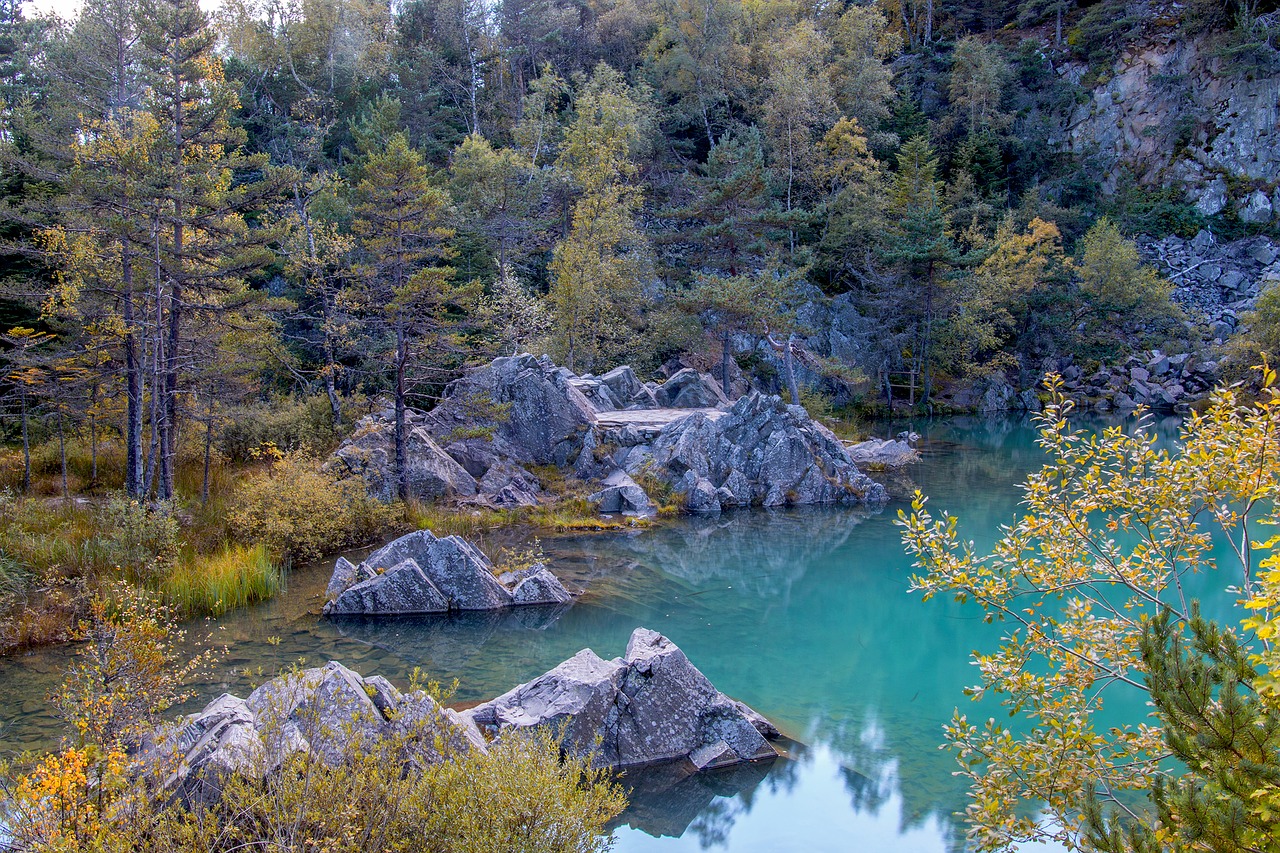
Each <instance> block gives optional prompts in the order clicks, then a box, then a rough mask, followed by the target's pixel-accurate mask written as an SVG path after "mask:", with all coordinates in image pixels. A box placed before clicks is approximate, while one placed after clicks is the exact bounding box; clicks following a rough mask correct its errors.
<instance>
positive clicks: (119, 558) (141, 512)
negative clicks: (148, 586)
mask: <svg viewBox="0 0 1280 853" xmlns="http://www.w3.org/2000/svg"><path fill="white" fill-rule="evenodd" d="M96 516H97V517H96V519H95V521H96V527H97V529H98V531H100V538H101V541H102V544H103V545H104V546H105V553H104V554H103V555H102V560H100V561H99V565H97V566H95V568H98V569H107V568H110V567H111V565H115V566H119V567H120V568H122V569H124V570H125V572H126V574H128V575H129V576H130V577H131V578H132V579H133V580H135V581H138V582H140V583H151V582H154V581H156V580H157V579H159V578H161V577H163V576H164V575H166V574H168V573H169V572H170V571H172V570H173V568H174V567H175V566H176V565H177V561H178V552H179V549H180V548H181V543H180V542H179V541H178V520H177V519H176V518H175V517H174V515H173V512H172V508H171V507H159V508H152V507H146V506H143V505H142V504H140V503H139V502H138V501H137V500H135V499H133V498H130V497H128V496H126V495H123V494H114V495H112V496H111V497H110V498H108V499H107V501H106V503H104V504H102V506H101V507H100V508H99V509H98V511H97V513H96Z"/></svg>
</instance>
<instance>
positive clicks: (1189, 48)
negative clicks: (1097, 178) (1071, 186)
mask: <svg viewBox="0 0 1280 853" xmlns="http://www.w3.org/2000/svg"><path fill="white" fill-rule="evenodd" d="M1059 71H1060V73H1061V74H1063V75H1064V76H1066V77H1068V78H1069V79H1073V80H1079V79H1080V77H1081V76H1083V74H1084V73H1085V71H1086V69H1085V68H1084V66H1082V65H1068V66H1065V67H1063V68H1061V69H1059ZM1277 126H1280V75H1276V74H1249V75H1245V74H1242V73H1239V72H1238V71H1237V70H1236V69H1235V68H1233V67H1232V66H1231V63H1230V62H1229V61H1228V60H1225V59H1223V58H1220V57H1218V56H1216V55H1214V52H1213V50H1212V49H1211V48H1210V47H1208V46H1207V45H1206V44H1205V42H1204V40H1203V39H1199V38H1196V39H1188V38H1186V37H1185V35H1181V34H1179V33H1178V32H1176V31H1175V30H1172V29H1170V30H1166V31H1164V32H1161V33H1157V34H1156V35H1155V36H1153V37H1151V38H1150V39H1149V40H1148V41H1147V42H1146V43H1145V44H1143V45H1140V46H1134V47H1131V48H1129V49H1128V50H1126V51H1125V52H1124V53H1123V54H1122V55H1121V56H1120V58H1119V59H1118V60H1116V63H1115V65H1114V67H1113V68H1112V73H1111V74H1110V75H1109V76H1108V79H1107V82H1106V83H1105V84H1104V85H1102V86H1099V87H1098V88H1096V89H1094V90H1093V92H1092V93H1091V97H1090V98H1089V99H1088V100H1087V101H1085V102H1084V103H1083V104H1081V105H1080V106H1078V107H1077V108H1076V109H1075V110H1074V111H1073V113H1072V114H1071V116H1070V118H1069V119H1068V121H1067V123H1066V127H1065V128H1064V129H1063V133H1062V136H1061V138H1060V139H1059V140H1058V142H1059V144H1061V145H1062V147H1064V148H1066V149H1067V150H1069V151H1072V152H1074V153H1077V154H1082V155H1097V156H1100V157H1101V158H1103V159H1104V161H1107V165H1108V166H1109V167H1110V168H1109V173H1108V174H1107V176H1106V183H1107V184H1108V185H1109V187H1114V186H1115V182H1116V181H1117V180H1118V178H1119V176H1120V174H1121V168H1122V167H1127V168H1130V169H1133V170H1134V171H1135V172H1136V173H1137V175H1138V176H1139V179H1140V180H1143V181H1148V182H1151V183H1169V182H1178V183H1181V184H1182V185H1184V186H1185V187H1186V188H1187V192H1188V198H1189V200H1190V201H1192V202H1193V203H1194V204H1195V205H1196V207H1197V208H1198V209H1199V211H1200V212H1201V213H1202V214H1204V215H1205V216H1212V215H1214V214H1217V213H1220V212H1223V211H1224V210H1227V209H1228V208H1231V209H1233V210H1234V211H1235V212H1236V214H1237V216H1239V217H1240V218H1241V219H1242V220H1244V221H1246V222H1254V223H1265V222H1268V221H1270V220H1271V219H1272V217H1273V215H1274V212H1275V210H1276V209H1277V208H1280V192H1276V185H1277V183H1280V146H1277V145H1276V144H1275V141H1274V138H1273V135H1274V133H1275V131H1276V127H1277Z"/></svg>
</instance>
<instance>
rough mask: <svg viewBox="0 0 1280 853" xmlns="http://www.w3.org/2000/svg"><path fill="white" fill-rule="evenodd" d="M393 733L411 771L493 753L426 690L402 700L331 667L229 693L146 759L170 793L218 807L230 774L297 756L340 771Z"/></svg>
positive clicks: (180, 724)
mask: <svg viewBox="0 0 1280 853" xmlns="http://www.w3.org/2000/svg"><path fill="white" fill-rule="evenodd" d="M392 735H394V736H396V737H397V738H403V739H404V745H405V750H406V751H405V753H404V755H403V759H404V761H405V762H406V764H410V763H415V762H416V763H419V764H430V763H435V762H438V761H442V760H444V759H446V758H447V757H448V756H450V755H454V754H459V753H463V752H466V751H468V750H472V749H479V750H484V749H485V748H486V746H485V741H484V738H483V737H481V735H480V732H479V730H478V729H477V728H476V727H475V725H474V724H473V723H472V722H471V721H470V720H469V719H467V718H466V717H464V716H462V715H460V714H458V713H457V712H455V711H453V710H451V709H448V708H442V707H441V706H439V705H438V704H437V703H436V702H435V700H433V699H432V698H431V697H430V696H428V695H427V694H426V693H425V692H423V691H420V690H419V691H415V692H413V693H409V694H404V693H401V692H400V691H399V690H397V689H396V688H395V687H394V686H392V685H391V683H390V682H388V681H387V680H386V679H385V678H382V677H380V676H373V677H371V678H363V677H361V676H360V675H359V674H357V673H355V672H353V671H351V670H349V669H347V668H346V667H344V666H343V665H342V664H339V663H329V664H327V665H326V666H323V667H317V668H314V669H305V670H302V671H300V672H295V673H290V674H288V675H283V676H281V677H279V678H276V679H273V680H271V681H268V682H267V683H266V684H263V685H262V686H261V687H259V688H258V689H257V690H255V691H253V693H251V694H249V698H248V699H239V698H237V697H235V696H232V695H230V694H225V693H224V694H223V695H222V696H219V697H218V698H217V699H215V700H213V701H212V702H210V703H209V704H208V705H207V706H205V708H204V710H202V711H200V712H199V713H197V714H192V715H191V716H188V717H184V718H182V719H180V720H178V721H177V722H176V723H174V724H172V725H169V726H164V727H162V728H160V729H159V730H157V731H156V732H155V734H153V735H152V736H151V737H150V738H149V739H148V740H147V742H146V743H144V744H143V747H142V749H141V751H140V753H139V757H140V764H141V766H142V767H143V768H144V772H146V773H148V774H149V775H151V776H152V777H153V778H155V779H157V780H158V781H159V783H160V784H161V786H162V787H163V788H164V789H165V790H167V791H170V792H172V793H173V794H174V795H175V796H177V797H179V798H180V799H182V800H184V801H185V802H188V803H211V802H215V801H216V800H217V799H218V798H219V797H220V796H221V794H222V788H223V785H224V783H225V779H226V777H227V776H228V775H229V774H245V775H248V776H250V777H253V778H261V777H262V776H263V775H264V774H267V773H275V772H277V771H278V770H279V769H280V767H281V766H282V765H283V763H284V762H285V760H286V759H287V758H289V757H290V756H292V755H295V754H298V753H301V754H303V755H306V756H309V757H310V758H313V759H315V760H317V761H320V762H323V763H325V764H329V765H331V766H332V765H336V764H337V763H338V762H340V761H341V760H342V759H343V757H344V756H349V755H352V754H355V753H358V752H359V751H361V750H362V749H364V748H365V747H367V746H369V745H371V744H373V743H374V742H375V741H377V740H379V739H381V738H385V737H389V736H392Z"/></svg>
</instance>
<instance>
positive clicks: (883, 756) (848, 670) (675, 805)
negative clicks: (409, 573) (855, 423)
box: [0, 418, 1213, 853]
mask: <svg viewBox="0 0 1280 853" xmlns="http://www.w3.org/2000/svg"><path fill="white" fill-rule="evenodd" d="M1177 423H1178V422H1177V421H1176V420H1174V419H1166V420H1163V421H1158V422H1157V423H1156V424H1155V425H1154V428H1155V429H1157V430H1159V431H1160V432H1161V433H1163V434H1165V435H1172V434H1174V432H1175V430H1176V427H1177ZM913 426H914V428H915V429H916V430H917V431H919V432H920V433H921V435H922V442H921V447H922V449H923V456H924V458H923V461H922V462H921V463H919V464H918V465H916V466H914V467H912V468H910V469H909V470H908V471H907V472H906V473H905V474H904V475H901V476H898V477H894V478H892V479H890V480H889V481H888V482H889V483H890V487H891V491H892V492H893V493H895V494H896V495H899V496H900V497H898V498H897V499H895V500H894V501H892V502H891V503H890V504H889V505H888V506H887V507H886V508H885V509H884V510H882V511H879V512H875V513H866V512H861V511H851V510H835V509H810V510H788V511H778V512H766V511H754V512H740V513H735V514H728V515H724V516H721V517H717V518H705V519H696V518H694V519H679V520H674V521H671V522H668V523H665V524H663V525H660V526H658V527H657V528H653V529H648V530H644V531H640V532H636V533H633V534H625V535H619V534H608V535H595V536H585V537H571V538H554V539H543V540H542V547H543V549H544V550H545V552H546V553H547V555H548V556H549V557H550V558H551V565H552V568H553V569H554V570H555V571H556V572H557V573H558V574H560V575H561V577H562V578H564V579H565V581H566V584H567V585H568V586H570V587H571V588H585V589H586V593H585V594H584V595H583V596H582V598H581V599H580V600H579V601H577V602H575V603H574V604H573V605H572V606H570V607H568V608H566V609H564V610H561V611H551V612H548V611H545V610H533V609H526V610H516V611H509V612H507V613H503V614H497V615H490V614H472V615H464V616H462V617H447V618H446V617H424V618H416V619H402V620H390V621H386V620H384V621H354V622H330V621H327V620H324V619H322V618H320V617H319V616H318V615H317V614H318V612H319V607H320V603H321V595H322V592H323V587H324V583H325V582H326V581H327V579H328V572H329V569H330V568H331V566H332V562H331V561H326V562H325V563H323V564H317V565H315V566H311V567H304V568H301V569H299V570H297V571H295V572H294V573H293V574H292V575H291V577H290V579H289V588H288V590H287V592H286V593H285V594H284V595H283V596H282V597H281V598H279V599H278V600H276V601H273V602H270V603H268V604H264V605H261V606H258V607H254V608H249V609H245V610H242V611H238V612H236V613H232V614H229V615H228V616H226V617H224V618H223V619H221V620H219V621H218V622H216V623H211V624H212V627H213V630H214V633H215V637H216V641H217V643H218V644H225V645H226V646H227V647H228V655H227V657H226V659H225V661H224V663H223V664H222V665H221V667H220V670H219V674H218V677H217V679H216V680H215V681H213V682H210V683H208V684H205V685H202V686H201V694H202V695H201V697H200V700H199V703H198V704H203V702H204V701H207V700H208V699H210V698H212V697H213V696H214V695H217V694H218V693H220V692H223V691H231V692H234V693H237V694H238V695H245V693H247V691H248V690H249V689H251V687H252V684H254V683H257V682H260V681H261V680H263V679H265V678H267V677H270V676H271V675H272V674H274V673H275V672H277V671H279V670H280V669H281V668H283V667H286V666H288V665H290V664H292V663H294V662H297V661H298V660H302V659H305V661H306V662H307V663H308V664H318V663H323V662H325V661H327V660H331V659H332V660H339V661H342V662H343V663H345V664H346V665H348V666H350V667H352V668H354V669H356V670H358V671H360V672H361V673H364V674H366V675H372V674H381V675H384V676H387V677H388V678H390V679H391V680H392V681H394V682H396V683H398V684H401V685H403V684H404V683H405V682H406V681H407V679H408V676H409V673H410V672H411V671H412V670H413V669H414V668H415V667H421V668H422V669H423V670H425V671H426V672H427V673H429V674H430V675H431V676H432V677H434V678H439V679H441V680H443V681H445V682H448V681H451V680H453V679H455V678H456V679H457V680H458V682H459V686H458V690H457V693H456V694H455V697H454V699H455V701H459V702H466V701H474V700H478V699H482V698H488V697H491V696H493V695H496V694H498V693H501V692H504V691H506V690H507V689H509V688H511V687H512V686H514V685H515V684H517V683H519V682H522V681H527V680H528V679H530V678H532V677H534V676H536V675H538V674H540V673H542V672H544V671H545V670H547V669H549V668H550V667H552V666H554V665H555V664H557V663H559V662H560V661H562V660H564V659H565V658H568V657H570V656H571V655H573V654H574V653H575V652H577V651H578V650H579V649H582V648H586V647H589V648H592V649H594V650H595V651H596V652H597V653H599V654H600V655H601V656H602V657H606V658H607V657H613V656H616V655H620V654H622V652H623V650H624V648H625V646H626V642H627V638H628V636H629V635H630V634H631V632H632V630H633V629H635V628H636V627H639V626H644V627H647V628H652V629H654V630H657V631H661V632H662V633H664V634H666V635H667V636H668V637H670V638H671V639H672V640H673V641H675V642H676V643H677V644H678V645H679V646H680V647H681V648H682V649H683V650H684V651H685V653H686V654H687V655H688V656H689V658H690V660H692V661H693V663H694V664H695V665H696V666H698V667H699V668H700V669H701V670H702V671H703V672H704V673H706V675H707V676H708V677H709V678H710V679H711V681H712V682H714V683H715V684H716V686H717V687H719V688H720V689H721V690H722V691H724V692H726V693H728V694H730V695H731V696H734V697H735V698H738V699H741V700H743V701H745V702H747V703H748V704H749V705H751V706H752V707H754V708H756V709H757V710H758V711H760V712H761V713H763V714H764V715H766V716H767V717H769V718H770V719H771V720H773V721H774V722H775V723H776V724H777V725H778V726H779V727H780V728H781V729H782V730H783V731H784V732H785V733H786V734H787V735H788V737H789V738H790V739H791V740H792V741H793V742H794V743H792V744H790V745H789V749H788V756H787V757H785V758H782V759H779V760H777V761H775V762H772V763H770V764H763V765H761V764H757V765H748V766H745V767H740V768H737V769H733V770H729V771H725V772H720V773H710V774H701V775H696V776H692V777H688V778H679V779H677V778H673V777H671V776H670V774H664V772H662V771H657V772H651V773H645V774H641V775H640V776H636V777H633V778H631V779H629V780H628V781H629V782H631V783H633V784H634V785H635V786H636V791H635V794H634V796H633V801H632V806H631V808H630V809H629V810H628V811H627V812H626V813H625V814H624V815H623V816H622V817H621V818H620V823H619V825H618V827H617V829H616V833H617V844H616V847H615V849H616V850H619V851H650V850H653V851H686V850H713V851H731V852H732V853H746V851H845V850H876V851H920V853H925V851H957V850H962V849H963V848H964V840H963V827H962V825H961V824H960V823H959V822H958V820H957V819H956V817H955V814H956V812H958V811H960V810H962V809H963V807H964V798H965V785H964V783H963V781H962V780H959V779H957V778H956V777H954V776H953V775H952V771H953V770H954V769H955V763H954V759H953V758H952V757H951V755H950V754H948V753H947V752H945V751H941V750H939V748H938V745H939V743H940V742H941V740H942V725H943V724H944V723H945V722H946V721H947V720H949V719H950V717H951V715H952V713H953V711H954V709H955V708H956V707H957V706H961V707H965V708H966V710H967V711H969V712H970V713H983V714H984V716H985V715H986V714H987V713H990V711H991V710H994V711H995V713H1002V712H1001V711H1000V710H998V709H974V708H972V707H971V705H972V703H970V701H969V700H968V699H966V698H965V697H964V695H963V692H962V691H963V689H964V687H965V686H966V685H968V684H971V683H972V682H973V681H974V680H975V678H976V670H975V668H974V667H973V666H971V665H970V654H971V652H972V651H973V650H974V649H978V648H990V647H992V646H993V645H994V644H995V642H996V640H997V639H998V633H997V629H995V628H993V627H992V626H988V625H984V624H983V623H982V620H981V616H980V614H979V613H978V612H977V610H976V609H974V608H971V607H967V606H963V605H958V604H956V603H954V602H950V601H940V600H934V601H930V602H927V603H925V602H922V601H921V600H920V597H919V596H918V595H915V594H912V593H910V592H909V591H908V586H909V576H910V573H911V567H910V562H909V560H908V559H907V558H906V557H905V556H904V554H903V553H902V549H901V545H900V542H899V531H898V528H897V526H896V525H895V523H894V522H895V521H896V519H897V513H898V510H899V509H902V508H905V507H906V506H907V502H906V500H905V496H906V495H909V494H910V491H911V490H912V489H913V488H916V487H919V488H920V489H921V490H923V491H924V492H925V493H926V494H928V495H929V496H930V498H931V504H932V506H933V508H934V509H935V510H941V509H949V510H951V511H952V512H954V513H956V514H957V515H959V516H960V517H961V519H962V524H961V529H962V532H963V533H964V535H966V536H968V537H971V538H974V539H976V540H977V542H978V544H979V546H983V545H987V544H990V543H991V542H992V541H993V540H994V538H995V535H996V531H997V529H998V526H999V525H1000V524H1003V523H1008V522H1010V521H1012V520H1013V518H1014V516H1015V514H1016V511H1017V503H1018V499H1019V492H1018V484H1019V483H1020V482H1021V481H1022V479H1023V478H1024V477H1025V476H1026V474H1027V473H1028V472H1029V471H1031V470H1033V469H1034V468H1037V467H1039V465H1040V464H1041V463H1042V461H1043V457H1042V456H1041V454H1040V452H1039V450H1038V449H1037V448H1036V447H1035V444H1034V438H1035V433H1034V429H1033V427H1032V425H1031V424H1030V423H1029V422H1026V421H1019V420H1010V419H1003V418H1001V419H990V420H987V419H981V418H964V419H951V420H946V421H939V422H934V423H932V424H915V425H913ZM484 544H487V545H491V546H492V545H495V544H496V543H484ZM1203 580H1204V581H1206V583H1207V584H1212V583H1213V580H1212V579H1210V578H1206V579H1203ZM1205 591H1206V592H1207V591H1208V590H1207V588H1206V590H1205ZM204 630H206V629H205V626H203V625H199V624H198V625H193V626H192V631H193V633H195V632H202V631H204ZM67 657H68V651H67V650H65V649H56V650H46V651H42V652H39V653H33V654H30V655H25V656H19V657H16V658H12V659H7V660H2V661H0V696H4V697H5V698H4V700H3V702H0V725H2V726H3V728H0V749H2V750H4V751H6V752H7V751H12V750H15V749H19V748H26V747H41V746H48V745H49V744H50V742H51V739H53V738H56V736H57V734H58V728H57V722H56V721H55V720H53V719H52V718H50V717H49V716H48V713H47V710H46V705H45V702H44V697H45V696H46V695H47V694H48V692H49V691H50V690H51V689H52V688H53V686H54V685H55V684H56V682H57V678H58V675H57V673H58V670H59V669H60V667H61V666H62V665H63V664H64V663H65V661H66V660H67ZM1112 710H1113V712H1117V713H1121V714H1124V715H1126V716H1128V718H1129V719H1137V718H1140V717H1141V715H1142V714H1143V713H1145V711H1144V709H1143V707H1142V705H1141V703H1139V702H1137V701H1135V702H1133V703H1131V707H1127V708H1126V707H1125V702H1124V701H1123V700H1122V701H1120V702H1118V703H1116V704H1113V706H1112ZM1024 849H1031V848H1024Z"/></svg>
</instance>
